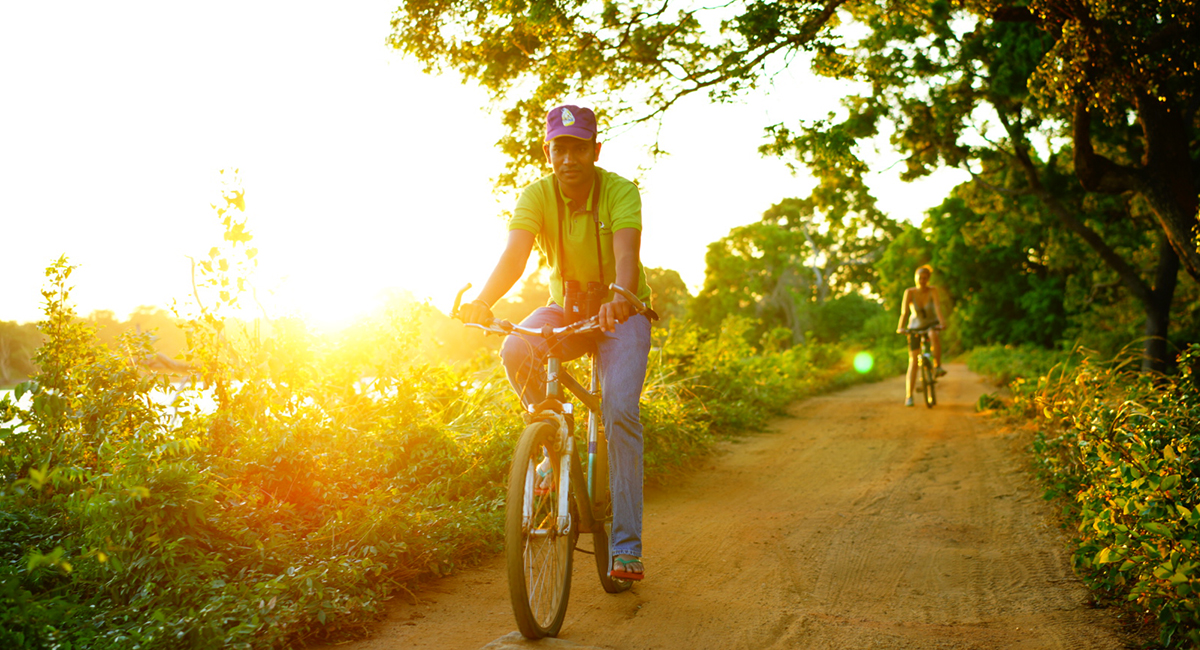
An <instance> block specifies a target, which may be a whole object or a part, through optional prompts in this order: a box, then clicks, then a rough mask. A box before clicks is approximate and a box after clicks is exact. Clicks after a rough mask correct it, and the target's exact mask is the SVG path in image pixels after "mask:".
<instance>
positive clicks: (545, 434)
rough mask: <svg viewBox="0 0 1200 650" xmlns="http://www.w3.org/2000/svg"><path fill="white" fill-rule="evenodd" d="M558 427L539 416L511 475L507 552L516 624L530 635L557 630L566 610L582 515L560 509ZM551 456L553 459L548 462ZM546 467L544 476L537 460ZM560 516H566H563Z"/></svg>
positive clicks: (521, 446)
mask: <svg viewBox="0 0 1200 650" xmlns="http://www.w3.org/2000/svg"><path fill="white" fill-rule="evenodd" d="M557 446H558V431H557V428H556V427H555V426H554V425H552V424H547V423H545V422H535V423H533V424H531V425H529V427H528V428H526V429H525V432H524V433H523V434H521V440H520V441H519V442H518V443H517V450H516V453H515V454H514V455H513V464H512V469H511V470H510V472H509V476H508V502H507V504H506V510H505V519H504V556H505V562H506V564H507V568H508V592H509V596H510V597H511V599H512V607H513V615H514V616H515V617H516V619H517V628H518V629H519V630H520V631H521V634H523V635H524V636H525V637H527V638H529V639H540V638H542V637H546V636H555V635H557V634H558V631H559V629H560V628H562V623H563V618H565V617H566V614H567V598H568V596H569V595H570V592H571V556H572V552H573V551H574V548H575V536H576V534H577V531H576V526H577V525H578V521H577V520H576V519H575V517H574V516H573V513H572V512H571V508H570V507H568V508H567V511H566V512H560V511H559V501H560V499H559V484H560V483H561V482H562V481H560V476H559V473H560V472H559V470H560V468H561V467H562V463H561V462H559V461H560V459H561V456H562V454H561V452H560V451H558V450H557ZM544 459H549V463H544V462H543V461H544ZM539 464H540V465H541V466H542V469H543V472H542V475H540V476H539V472H538V466H539ZM560 517H566V519H565V520H564V521H565V523H566V525H565V526H564V525H563V522H560Z"/></svg>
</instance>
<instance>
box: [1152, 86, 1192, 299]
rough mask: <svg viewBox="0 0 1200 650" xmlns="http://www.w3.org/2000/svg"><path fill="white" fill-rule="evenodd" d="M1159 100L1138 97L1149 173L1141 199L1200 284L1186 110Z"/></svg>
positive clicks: (1186, 267)
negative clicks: (1147, 205) (1144, 198)
mask: <svg viewBox="0 0 1200 650" xmlns="http://www.w3.org/2000/svg"><path fill="white" fill-rule="evenodd" d="M1172 104H1173V103H1168V102H1167V101H1165V100H1162V99H1160V98H1158V97H1153V96H1150V95H1148V94H1142V95H1139V97H1138V102H1137V113H1138V120H1139V122H1140V123H1141V125H1142V133H1143V134H1144V135H1145V138H1146V156H1145V170H1146V173H1145V175H1144V177H1143V181H1142V183H1141V185H1142V188H1141V194H1142V195H1143V196H1145V197H1146V200H1147V201H1149V203H1150V208H1151V209H1152V210H1154V214H1155V216H1156V217H1157V218H1158V222H1159V225H1160V226H1162V229H1163V232H1165V233H1166V235H1167V237H1168V238H1169V240H1170V242H1171V247H1172V248H1174V249H1175V252H1176V253H1177V254H1178V255H1179V258H1180V261H1181V262H1182V263H1183V266H1184V268H1185V269H1187V272H1188V274H1189V275H1191V276H1192V277H1193V278H1196V279H1197V280H1200V250H1198V249H1197V246H1196V240H1195V236H1196V232H1195V229H1196V225H1197V223H1196V209H1197V196H1196V189H1197V188H1196V183H1195V181H1194V178H1195V175H1194V173H1193V171H1192V157H1191V152H1189V151H1188V145H1189V143H1190V142H1191V137H1190V129H1188V125H1187V124H1186V123H1185V122H1184V116H1183V111H1182V110H1181V109H1180V107H1179V106H1175V105H1172Z"/></svg>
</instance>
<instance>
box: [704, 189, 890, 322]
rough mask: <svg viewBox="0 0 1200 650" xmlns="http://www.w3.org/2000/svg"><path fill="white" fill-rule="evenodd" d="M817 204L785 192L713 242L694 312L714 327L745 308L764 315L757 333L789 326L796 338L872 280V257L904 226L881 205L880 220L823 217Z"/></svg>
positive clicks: (752, 315) (742, 313)
mask: <svg viewBox="0 0 1200 650" xmlns="http://www.w3.org/2000/svg"><path fill="white" fill-rule="evenodd" d="M818 204H819V202H818V201H816V200H812V199H796V198H789V199H784V200H783V201H780V202H779V203H776V204H775V205H773V206H771V207H770V208H769V209H768V210H767V211H766V212H765V213H763V218H762V220H761V221H760V222H758V223H752V224H748V225H745V226H740V227H737V228H734V229H733V230H731V231H730V233H729V234H728V235H726V236H725V237H723V238H721V239H720V240H718V241H716V242H714V243H712V244H710V245H709V247H708V254H707V255H706V256H705V273H704V286H703V287H702V288H701V290H700V292H699V294H697V296H696V298H695V300H693V301H692V308H691V316H692V320H694V321H695V322H697V323H699V324H700V325H702V326H704V327H707V328H708V329H716V328H717V327H719V326H720V325H721V323H722V322H723V321H724V319H725V317H726V316H729V315H739V316H743V317H746V318H750V319H752V320H755V321H757V322H758V323H760V327H759V328H758V329H757V330H755V331H754V332H753V333H752V336H755V337H756V338H757V337H759V336H761V335H762V334H763V333H765V332H766V331H770V330H772V329H775V328H786V330H788V331H790V332H791V339H792V343H803V342H804V341H805V340H806V337H807V333H808V332H810V331H813V330H814V329H815V328H816V326H817V323H818V322H819V320H820V316H819V315H818V313H819V311H820V310H821V309H822V307H823V306H824V305H825V304H826V303H827V302H828V301H830V300H831V299H833V298H837V297H841V296H844V295H846V294H848V293H851V292H853V291H855V290H863V289H866V288H867V287H869V286H870V285H872V283H873V282H874V280H875V273H874V267H873V265H872V262H873V261H874V260H875V259H876V258H877V257H878V256H879V255H880V254H882V252H883V249H884V247H885V245H886V241H887V239H888V238H889V237H890V236H891V233H892V232H895V231H898V230H899V227H898V226H897V225H896V224H894V223H892V222H890V221H887V220H886V219H882V218H881V215H879V214H878V213H873V214H872V216H873V217H875V218H877V219H879V222H878V223H871V222H870V221H867V220H865V219H859V218H856V215H850V216H848V218H847V219H845V220H824V219H821V218H819V215H818V214H817V208H816V206H817V205H818ZM847 212H850V211H847ZM850 311H851V312H853V311H854V308H851V309H850ZM835 320H836V319H835ZM831 322H832V321H831Z"/></svg>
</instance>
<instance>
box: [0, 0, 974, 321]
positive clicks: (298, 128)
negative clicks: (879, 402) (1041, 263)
mask: <svg viewBox="0 0 1200 650" xmlns="http://www.w3.org/2000/svg"><path fill="white" fill-rule="evenodd" d="M398 2H399V0H364V1H360V2H348V3H336V4H330V3H313V2H293V3H287V4H279V3H262V2H260V3H252V2H244V1H242V2H226V1H221V0H214V1H210V2H204V3H165V2H110V3H97V2H54V3H39V2H6V3H2V4H0V88H2V89H3V95H2V98H0V195H2V196H3V198H2V199H0V241H2V242H3V247H2V250H3V266H0V268H2V269H3V276H2V277H0V320H10V321H19V322H25V321H35V320H39V319H40V318H41V311H40V310H41V305H42V299H41V295H40V293H39V292H40V289H41V288H42V287H43V282H44V279H45V278H44V269H45V268H46V267H47V266H48V265H50V264H51V263H52V262H53V261H54V260H55V259H57V257H58V256H59V255H62V254H66V255H67V256H68V257H69V258H70V260H71V261H72V262H73V263H75V264H78V265H80V268H79V269H78V270H77V271H76V274H75V275H73V276H72V280H73V281H74V286H75V291H74V293H73V301H74V303H75V305H76V308H77V310H78V311H79V312H80V313H81V314H83V315H86V314H88V313H90V312H91V311H93V310H97V309H110V310H113V311H115V312H116V314H117V317H118V318H124V317H125V316H126V315H127V314H128V313H129V312H130V311H131V310H133V309H134V308H135V307H137V306H139V305H154V306H161V307H164V308H167V307H169V306H170V305H171V302H172V300H179V301H180V302H184V301H187V300H188V299H189V296H190V293H191V283H190V282H191V281H190V262H189V261H188V256H192V257H195V258H197V259H199V258H203V257H204V256H206V255H207V252H208V250H209V249H210V248H211V247H212V246H214V245H217V244H219V243H221V242H220V234H221V229H220V226H219V224H218V221H217V218H216V216H215V214H214V212H213V210H212V209H211V208H210V207H209V204H210V203H213V202H216V201H218V200H219V191H220V187H221V186H220V177H219V175H218V170H220V169H231V168H234V167H236V168H239V169H240V170H241V178H242V180H243V184H244V187H245V190H246V200H247V211H246V213H245V215H246V216H247V217H248V218H249V223H248V227H249V229H250V231H251V232H252V233H253V234H254V242H253V245H255V246H257V248H258V249H259V271H258V276H257V278H256V284H257V285H258V286H259V287H260V299H262V302H263V303H264V304H265V305H266V307H267V308H268V310H269V311H270V312H271V315H273V316H276V315H285V314H293V313H296V314H300V315H303V316H306V317H308V318H309V319H310V320H312V321H313V322H314V323H316V324H318V325H322V326H327V327H330V326H337V325H341V324H345V323H347V322H349V321H350V320H351V319H353V318H354V317H356V316H358V315H361V314H363V313H367V312H369V311H371V310H372V309H374V308H375V307H376V306H378V304H379V303H380V301H381V300H382V298H383V296H384V295H385V294H386V292H387V291H388V290H390V289H396V288H399V289H407V290H410V291H412V292H413V293H414V294H416V295H417V297H419V298H426V297H428V298H431V299H432V301H433V303H434V304H435V305H437V306H439V307H440V308H442V309H447V308H448V307H449V304H450V301H451V300H452V299H453V294H454V292H455V290H456V289H457V288H458V287H460V286H462V285H463V284H465V283H466V282H473V283H475V284H476V286H480V285H481V284H482V282H483V281H484V280H485V279H486V277H487V274H488V272H489V271H490V270H491V267H492V265H493V264H494V263H495V260H496V257H497V255H498V254H499V252H500V248H501V247H502V245H503V243H504V239H505V227H504V223H503V221H502V220H501V219H500V218H499V217H498V214H499V213H500V211H501V210H503V209H506V208H508V207H509V204H510V203H511V201H512V200H513V198H514V197H511V196H504V197H495V196H493V195H492V182H491V179H492V178H493V177H494V176H495V175H496V174H497V173H499V171H500V170H501V168H502V164H503V160H502V158H501V156H500V154H499V153H498V152H497V151H496V150H495V147H494V146H493V145H494V143H495V142H496V141H497V140H498V139H499V137H500V134H501V131H500V126H499V118H498V116H494V115H490V114H488V113H487V112H486V111H485V110H484V109H485V107H486V103H487V98H486V95H485V93H484V92H483V91H482V90H480V89H478V88H474V87H470V86H464V85H462V84H461V83H460V82H459V81H458V80H457V79H456V78H434V77H428V76H425V75H423V74H421V72H420V69H419V66H417V65H416V64H415V63H414V62H412V61H409V60H405V59H402V58H401V57H400V55H399V54H398V53H397V52H395V51H393V50H391V49H390V48H388V46H387V45H386V43H385V38H386V36H387V35H388V33H389V31H390V26H389V17H390V15H391V13H392V11H393V10H394V8H395V7H396V6H397V5H398ZM335 7H336V8H335ZM841 90H842V89H841V88H840V87H838V86H837V85H836V84H833V83H831V82H828V81H821V82H818V81H815V80H812V79H811V78H809V77H808V76H807V75H806V74H805V73H804V72H803V71H796V72H794V73H792V74H791V76H788V75H784V77H782V78H780V79H779V80H778V83H777V87H776V88H775V89H772V90H771V91H770V93H771V94H770V95H760V96H755V97H751V98H748V99H747V101H746V103H744V104H739V105H732V106H731V105H724V106H712V105H708V104H706V103H705V102H704V101H703V100H702V99H700V98H696V100H695V101H692V102H690V103H685V104H683V105H682V106H681V107H680V108H679V110H677V111H674V112H673V113H672V114H670V115H669V116H668V121H667V123H666V125H665V127H664V128H663V130H662V133H661V138H662V140H661V141H662V143H663V144H664V147H665V148H666V149H667V150H668V151H670V152H672V155H671V156H670V157H668V158H665V159H661V160H660V161H658V162H657V163H653V164H652V163H651V161H650V160H649V159H648V157H647V155H646V153H645V150H644V145H645V144H646V142H647V140H648V137H649V136H648V134H646V133H637V132H631V133H622V134H615V135H614V137H612V138H607V139H605V138H603V134H602V139H605V140H606V142H605V148H604V152H603V155H602V156H601V159H600V165H601V166H603V167H605V168H606V169H609V170H612V171H616V172H618V173H623V174H625V175H626V176H630V177H633V176H637V174H638V171H637V170H638V169H639V168H646V169H647V171H646V172H645V173H643V174H642V175H641V176H640V177H639V181H640V183H641V185H642V188H643V204H644V205H643V228H644V230H643V253H642V256H643V261H644V262H645V264H646V265H648V266H658V267H666V268H672V269H675V270H677V271H679V272H680V273H681V274H682V275H683V277H684V280H685V281H687V282H688V283H689V284H690V285H691V286H692V287H693V290H694V289H696V288H698V287H699V286H700V285H701V283H702V282H703V280H704V254H705V251H706V247H707V245H708V244H709V243H711V242H713V241H715V240H717V239H719V238H720V237H722V236H724V235H726V234H727V233H728V232H729V230H730V229H731V228H733V227H735V226H738V225H742V224H746V223H750V222H753V221H756V220H757V219H758V218H759V217H760V216H761V214H762V212H763V211H764V210H766V209H767V208H768V207H770V206H771V205H772V204H773V203H775V202H777V201H779V200H780V199H782V198H784V197H788V196H804V195H806V194H807V191H808V188H810V187H811V181H809V180H808V179H807V178H802V177H794V176H792V175H791V173H790V172H789V171H788V169H787V168H786V166H785V165H784V163H783V162H782V161H780V160H775V159H763V158H761V157H760V156H759V155H758V154H757V152H756V149H757V147H758V145H759V144H761V143H762V134H763V131H762V128H763V127H764V126H766V125H768V124H772V123H776V122H787V123H789V124H795V123H796V120H797V119H798V118H808V119H813V118H820V117H823V116H824V115H825V114H826V113H827V112H829V111H831V110H835V109H836V108H837V98H838V96H839V93H840V91H841ZM896 159H898V157H897V156H895V155H892V158H891V159H887V158H884V160H885V162H886V163H887V164H890V163H891V162H894V161H895V160H896ZM897 169H899V167H897ZM895 173H896V172H889V173H887V174H880V175H878V176H877V177H876V179H877V182H875V183H873V187H874V189H875V191H876V195H877V197H879V199H880V202H881V205H882V207H883V208H884V209H885V210H887V211H889V212H891V213H892V215H893V216H894V217H897V218H902V219H907V220H918V221H919V220H920V218H921V214H922V213H923V212H924V210H926V209H927V208H929V207H931V206H933V205H936V204H937V203H940V201H941V199H942V197H944V196H945V194H946V192H947V191H948V189H949V188H950V187H952V186H953V184H954V183H956V182H959V181H960V180H961V176H959V175H942V176H939V177H936V178H935V179H933V180H929V181H925V182H923V183H921V184H919V185H905V184H903V183H900V182H899V181H897V180H895V178H894V175H895Z"/></svg>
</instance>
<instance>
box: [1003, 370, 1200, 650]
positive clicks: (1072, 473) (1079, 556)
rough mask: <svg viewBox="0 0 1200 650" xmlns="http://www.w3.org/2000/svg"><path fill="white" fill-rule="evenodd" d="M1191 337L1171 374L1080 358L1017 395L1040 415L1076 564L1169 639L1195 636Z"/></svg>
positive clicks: (1199, 581) (1041, 447) (1199, 557)
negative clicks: (1073, 532)
mask: <svg viewBox="0 0 1200 650" xmlns="http://www.w3.org/2000/svg"><path fill="white" fill-rule="evenodd" d="M1198 362H1200V346H1192V347H1191V348H1190V349H1189V350H1188V351H1187V352H1186V353H1185V354H1183V355H1182V356H1181V358H1180V366H1181V368H1182V369H1183V370H1182V372H1181V374H1180V376H1179V377H1177V378H1175V379H1168V378H1165V377H1161V376H1155V375H1150V374H1145V373H1138V372H1134V371H1133V370H1132V369H1131V365H1133V361H1125V362H1120V361H1117V362H1109V363H1098V362H1095V361H1093V360H1092V359H1090V358H1086V357H1085V358H1082V359H1080V360H1079V361H1078V363H1076V364H1074V365H1072V366H1065V365H1064V366H1059V367H1057V368H1055V369H1053V370H1052V371H1051V372H1049V373H1047V374H1046V375H1044V376H1043V377H1041V378H1040V379H1038V380H1037V382H1036V385H1035V386H1034V387H1033V388H1032V389H1031V390H1028V391H1023V392H1021V393H1019V394H1018V402H1019V404H1020V405H1021V406H1022V407H1023V408H1024V409H1025V410H1026V411H1027V412H1030V413H1036V415H1037V417H1038V418H1039V420H1040V422H1041V424H1042V430H1041V432H1040V433H1039V434H1038V436H1037V439H1036V441H1035V444H1034V451H1035V457H1036V460H1037V463H1038V465H1039V469H1040V472H1041V474H1042V476H1043V478H1044V480H1045V481H1046V482H1047V484H1048V485H1049V490H1048V496H1050V497H1053V496H1063V497H1066V498H1067V499H1068V500H1069V501H1068V513H1069V514H1070V516H1071V517H1073V518H1074V519H1076V520H1077V521H1078V522H1079V525H1078V529H1077V530H1078V543H1077V548H1076V550H1075V552H1074V556H1073V562H1074V565H1075V568H1076V570H1077V571H1078V572H1079V573H1080V575H1082V576H1083V577H1084V579H1085V580H1086V581H1087V582H1088V583H1089V584H1090V585H1091V586H1092V587H1093V588H1095V589H1098V590H1100V591H1102V592H1104V593H1108V594H1111V595H1113V596H1124V597H1125V598H1126V599H1127V600H1128V601H1130V602H1131V603H1132V604H1134V605H1135V606H1136V607H1138V608H1139V609H1141V610H1142V611H1143V612H1144V613H1145V615H1146V616H1147V617H1152V618H1155V619H1157V621H1158V623H1159V625H1160V629H1161V641H1162V643H1164V644H1165V645H1168V646H1170V647H1184V646H1191V647H1195V646H1196V645H1198V644H1200V615H1198V613H1197V610H1198V607H1200V598H1198V595H1197V593H1198V591H1200V509H1198V508H1197V504H1198V503H1200V455H1198V454H1200V383H1198V382H1197V376H1196V374H1195V373H1196V369H1197V366H1198Z"/></svg>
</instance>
